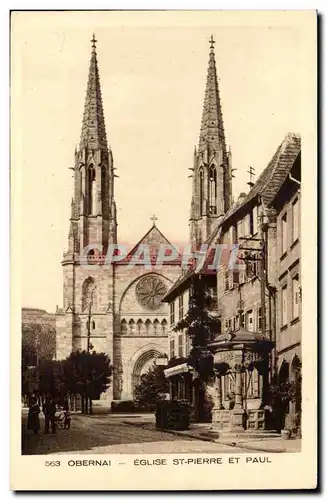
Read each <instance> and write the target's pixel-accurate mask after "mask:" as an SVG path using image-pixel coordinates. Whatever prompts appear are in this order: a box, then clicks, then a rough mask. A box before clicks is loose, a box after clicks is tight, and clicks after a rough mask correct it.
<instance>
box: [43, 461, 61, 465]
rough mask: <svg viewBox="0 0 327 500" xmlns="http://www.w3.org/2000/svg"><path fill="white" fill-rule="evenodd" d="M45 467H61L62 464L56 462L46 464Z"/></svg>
mask: <svg viewBox="0 0 327 500" xmlns="http://www.w3.org/2000/svg"><path fill="white" fill-rule="evenodd" d="M45 466H46V467H59V466H60V462H59V460H58V461H56V462H45Z"/></svg>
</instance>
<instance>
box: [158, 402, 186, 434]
mask: <svg viewBox="0 0 327 500" xmlns="http://www.w3.org/2000/svg"><path fill="white" fill-rule="evenodd" d="M190 413H191V407H190V404H189V403H188V402H187V401H178V400H173V401H161V402H160V403H158V404H157V408H156V427H157V429H174V430H180V431H184V430H186V429H188V428H189V426H190Z"/></svg>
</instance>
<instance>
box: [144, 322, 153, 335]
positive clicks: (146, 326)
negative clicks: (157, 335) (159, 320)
mask: <svg viewBox="0 0 327 500" xmlns="http://www.w3.org/2000/svg"><path fill="white" fill-rule="evenodd" d="M151 324H152V323H151V321H150V320H149V319H147V320H146V321H145V330H146V333H147V334H149V331H150V328H151Z"/></svg>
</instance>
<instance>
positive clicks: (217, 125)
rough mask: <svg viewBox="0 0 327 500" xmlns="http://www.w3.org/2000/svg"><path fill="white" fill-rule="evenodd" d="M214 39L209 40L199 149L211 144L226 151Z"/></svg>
mask: <svg viewBox="0 0 327 500" xmlns="http://www.w3.org/2000/svg"><path fill="white" fill-rule="evenodd" d="M214 43H215V42H214V40H213V38H212V37H211V40H210V53H209V63H208V72H207V82H206V89H205V95H204V103H203V110H202V120H201V130H200V137H199V151H202V150H203V149H206V148H207V147H208V146H209V147H210V146H213V148H214V149H216V148H217V145H218V148H219V147H221V148H222V149H223V151H226V143H225V131H224V123H223V114H222V110H221V102H220V94H219V86H218V79H217V70H216V61H215V53H214V48H213V44H214Z"/></svg>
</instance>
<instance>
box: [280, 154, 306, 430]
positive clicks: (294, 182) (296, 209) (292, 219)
mask: <svg viewBox="0 0 327 500" xmlns="http://www.w3.org/2000/svg"><path fill="white" fill-rule="evenodd" d="M300 182H301V156H300V153H299V154H298V156H297V158H296V160H295V162H294V163H293V165H292V167H291V169H290V172H289V175H288V176H287V177H286V179H285V181H284V183H283V184H282V186H281V188H280V190H279V191H278V193H277V195H276V197H275V199H274V201H273V207H274V209H275V210H276V213H277V314H276V371H277V373H278V379H279V382H283V381H291V382H294V383H295V388H296V393H297V394H296V395H297V397H296V398H295V401H292V402H291V403H290V404H289V407H288V408H286V411H287V414H288V416H289V420H290V421H289V422H288V425H289V426H290V427H291V428H295V429H300V428H301V387H302V370H301V368H302V349H301V339H302V324H301V302H302V300H301V299H302V297H301V224H300V219H301V217H300V214H301V191H300Z"/></svg>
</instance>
